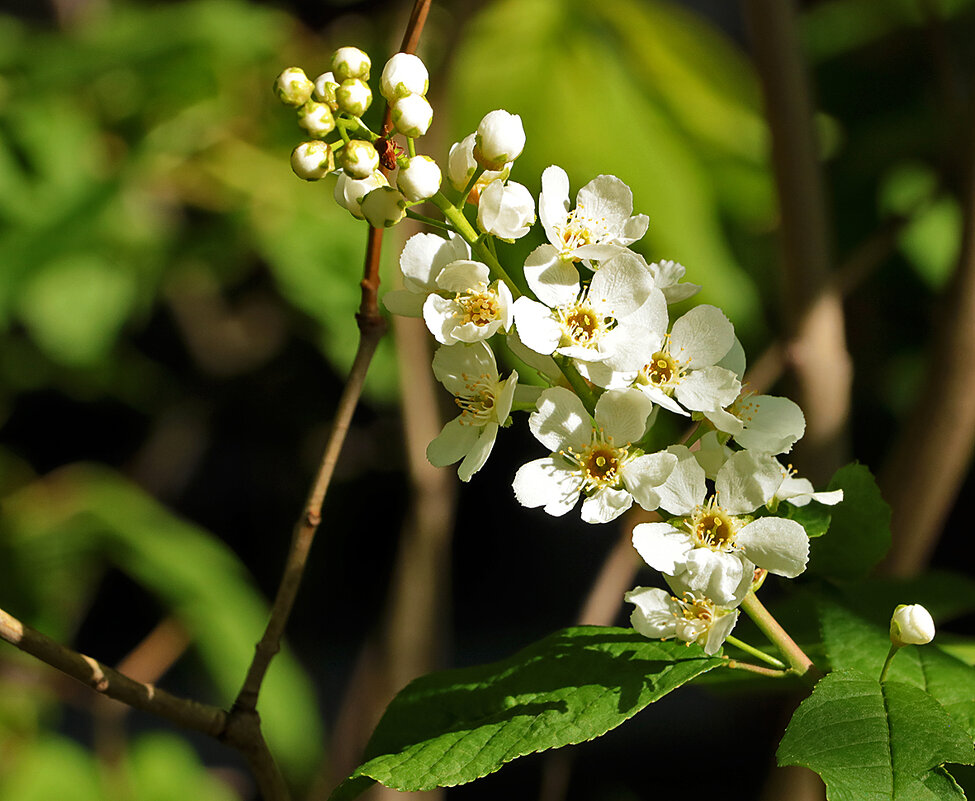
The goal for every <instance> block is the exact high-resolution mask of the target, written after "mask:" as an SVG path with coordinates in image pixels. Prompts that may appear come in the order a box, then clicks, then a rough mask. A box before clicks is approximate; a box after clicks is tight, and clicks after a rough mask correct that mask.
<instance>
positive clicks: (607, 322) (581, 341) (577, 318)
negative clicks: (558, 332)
mask: <svg viewBox="0 0 975 801" xmlns="http://www.w3.org/2000/svg"><path fill="white" fill-rule="evenodd" d="M558 315H559V318H560V322H561V323H562V331H563V333H564V336H565V338H567V339H568V340H569V342H570V343H571V344H573V345H581V346H583V347H595V346H596V343H597V342H598V340H599V338H600V337H601V336H602V335H603V334H604V333H605V332H606V331H609V330H610V329H611V328H612V327H613V325H614V324H615V323H616V320H614V319H613V318H612V317H601V316H599V315H598V314H597V313H596V312H595V311H594V310H593V309H592V307H591V306H589V305H587V304H583V303H577V304H575V305H573V306H566V307H563V308H561V309H559V310H558Z"/></svg>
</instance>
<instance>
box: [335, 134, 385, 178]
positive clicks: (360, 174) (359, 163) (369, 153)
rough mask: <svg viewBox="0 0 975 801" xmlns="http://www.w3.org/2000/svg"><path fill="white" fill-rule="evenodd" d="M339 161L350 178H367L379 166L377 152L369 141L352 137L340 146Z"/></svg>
mask: <svg viewBox="0 0 975 801" xmlns="http://www.w3.org/2000/svg"><path fill="white" fill-rule="evenodd" d="M339 163H340V164H341V166H342V169H343V170H345V172H346V174H347V175H348V176H349V177H350V178H368V177H369V176H370V175H372V173H374V172H375V171H376V170H377V169H378V168H379V154H378V153H377V152H376V148H374V147H373V146H372V143H371V142H367V141H366V140H365V139H353V140H352V141H351V142H349V143H348V144H347V145H346V146H345V147H343V148H342V150H341V154H340V155H339Z"/></svg>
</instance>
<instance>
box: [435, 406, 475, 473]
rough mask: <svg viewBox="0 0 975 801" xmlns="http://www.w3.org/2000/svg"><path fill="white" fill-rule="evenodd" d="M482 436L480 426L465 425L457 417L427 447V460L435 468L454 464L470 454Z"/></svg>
mask: <svg viewBox="0 0 975 801" xmlns="http://www.w3.org/2000/svg"><path fill="white" fill-rule="evenodd" d="M480 435H481V427H480V426H471V425H464V424H462V423H461V421H460V418H459V417H455V418H454V419H453V420H451V421H450V422H449V423H447V425H445V426H444V427H443V430H441V432H440V433H439V434H438V435H437V436H436V437H435V438H434V439H433V440H432V441H431V442H430V444H429V445H427V460H428V461H429V462H430V464H432V465H433V466H434V467H446V466H447V465H448V464H453V463H454V462H457V461H459V460H461V459H463V458H464V457H465V456H466V455H467V454H468V452H469V451H470V449H471V448H472V447H474V443H475V442H476V441H477V438H478V437H479V436H480Z"/></svg>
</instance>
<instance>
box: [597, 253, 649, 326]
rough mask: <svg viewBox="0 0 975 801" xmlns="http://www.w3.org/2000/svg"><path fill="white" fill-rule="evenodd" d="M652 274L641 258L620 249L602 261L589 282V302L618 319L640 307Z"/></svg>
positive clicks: (645, 298)
mask: <svg viewBox="0 0 975 801" xmlns="http://www.w3.org/2000/svg"><path fill="white" fill-rule="evenodd" d="M652 289H654V286H653V277H652V276H651V275H650V272H649V271H648V270H647V267H646V262H645V261H644V260H643V258H642V257H640V256H638V255H637V254H636V253H633V252H632V251H629V250H621V251H620V252H619V253H618V254H616V255H615V256H614V257H613V258H612V259H610V260H609V261H607V262H605V263H603V264H601V265H600V266H599V270H598V271H597V272H596V275H595V276H593V279H592V283H591V284H590V285H589V296H588V297H589V302H590V303H591V304H592V305H593V308H595V309H597V310H598V311H603V312H604V313H605V314H607V315H608V316H612V317H615V318H616V319H617V320H619V319H620V318H622V317H626V316H627V315H629V314H632V313H633V312H635V311H636V310H637V309H638V308H640V306H642V305H643V304H644V303H645V302H646V300H647V298H648V297H650V292H651V290H652Z"/></svg>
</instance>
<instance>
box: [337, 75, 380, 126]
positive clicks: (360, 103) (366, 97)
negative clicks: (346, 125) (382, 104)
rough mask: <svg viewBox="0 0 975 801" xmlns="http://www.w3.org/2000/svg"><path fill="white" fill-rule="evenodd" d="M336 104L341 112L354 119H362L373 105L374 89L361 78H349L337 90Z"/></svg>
mask: <svg viewBox="0 0 975 801" xmlns="http://www.w3.org/2000/svg"><path fill="white" fill-rule="evenodd" d="M335 102H337V103H338V105H339V110H340V111H344V112H345V113H346V114H351V115H352V116H353V117H361V116H362V115H363V114H365V113H366V109H368V108H369V106H370V105H372V89H370V88H369V84H367V83H366V82H365V81H363V80H360V79H359V78H349V80H347V81H342V83H340V84H339V88H338V89H336V90H335Z"/></svg>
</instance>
